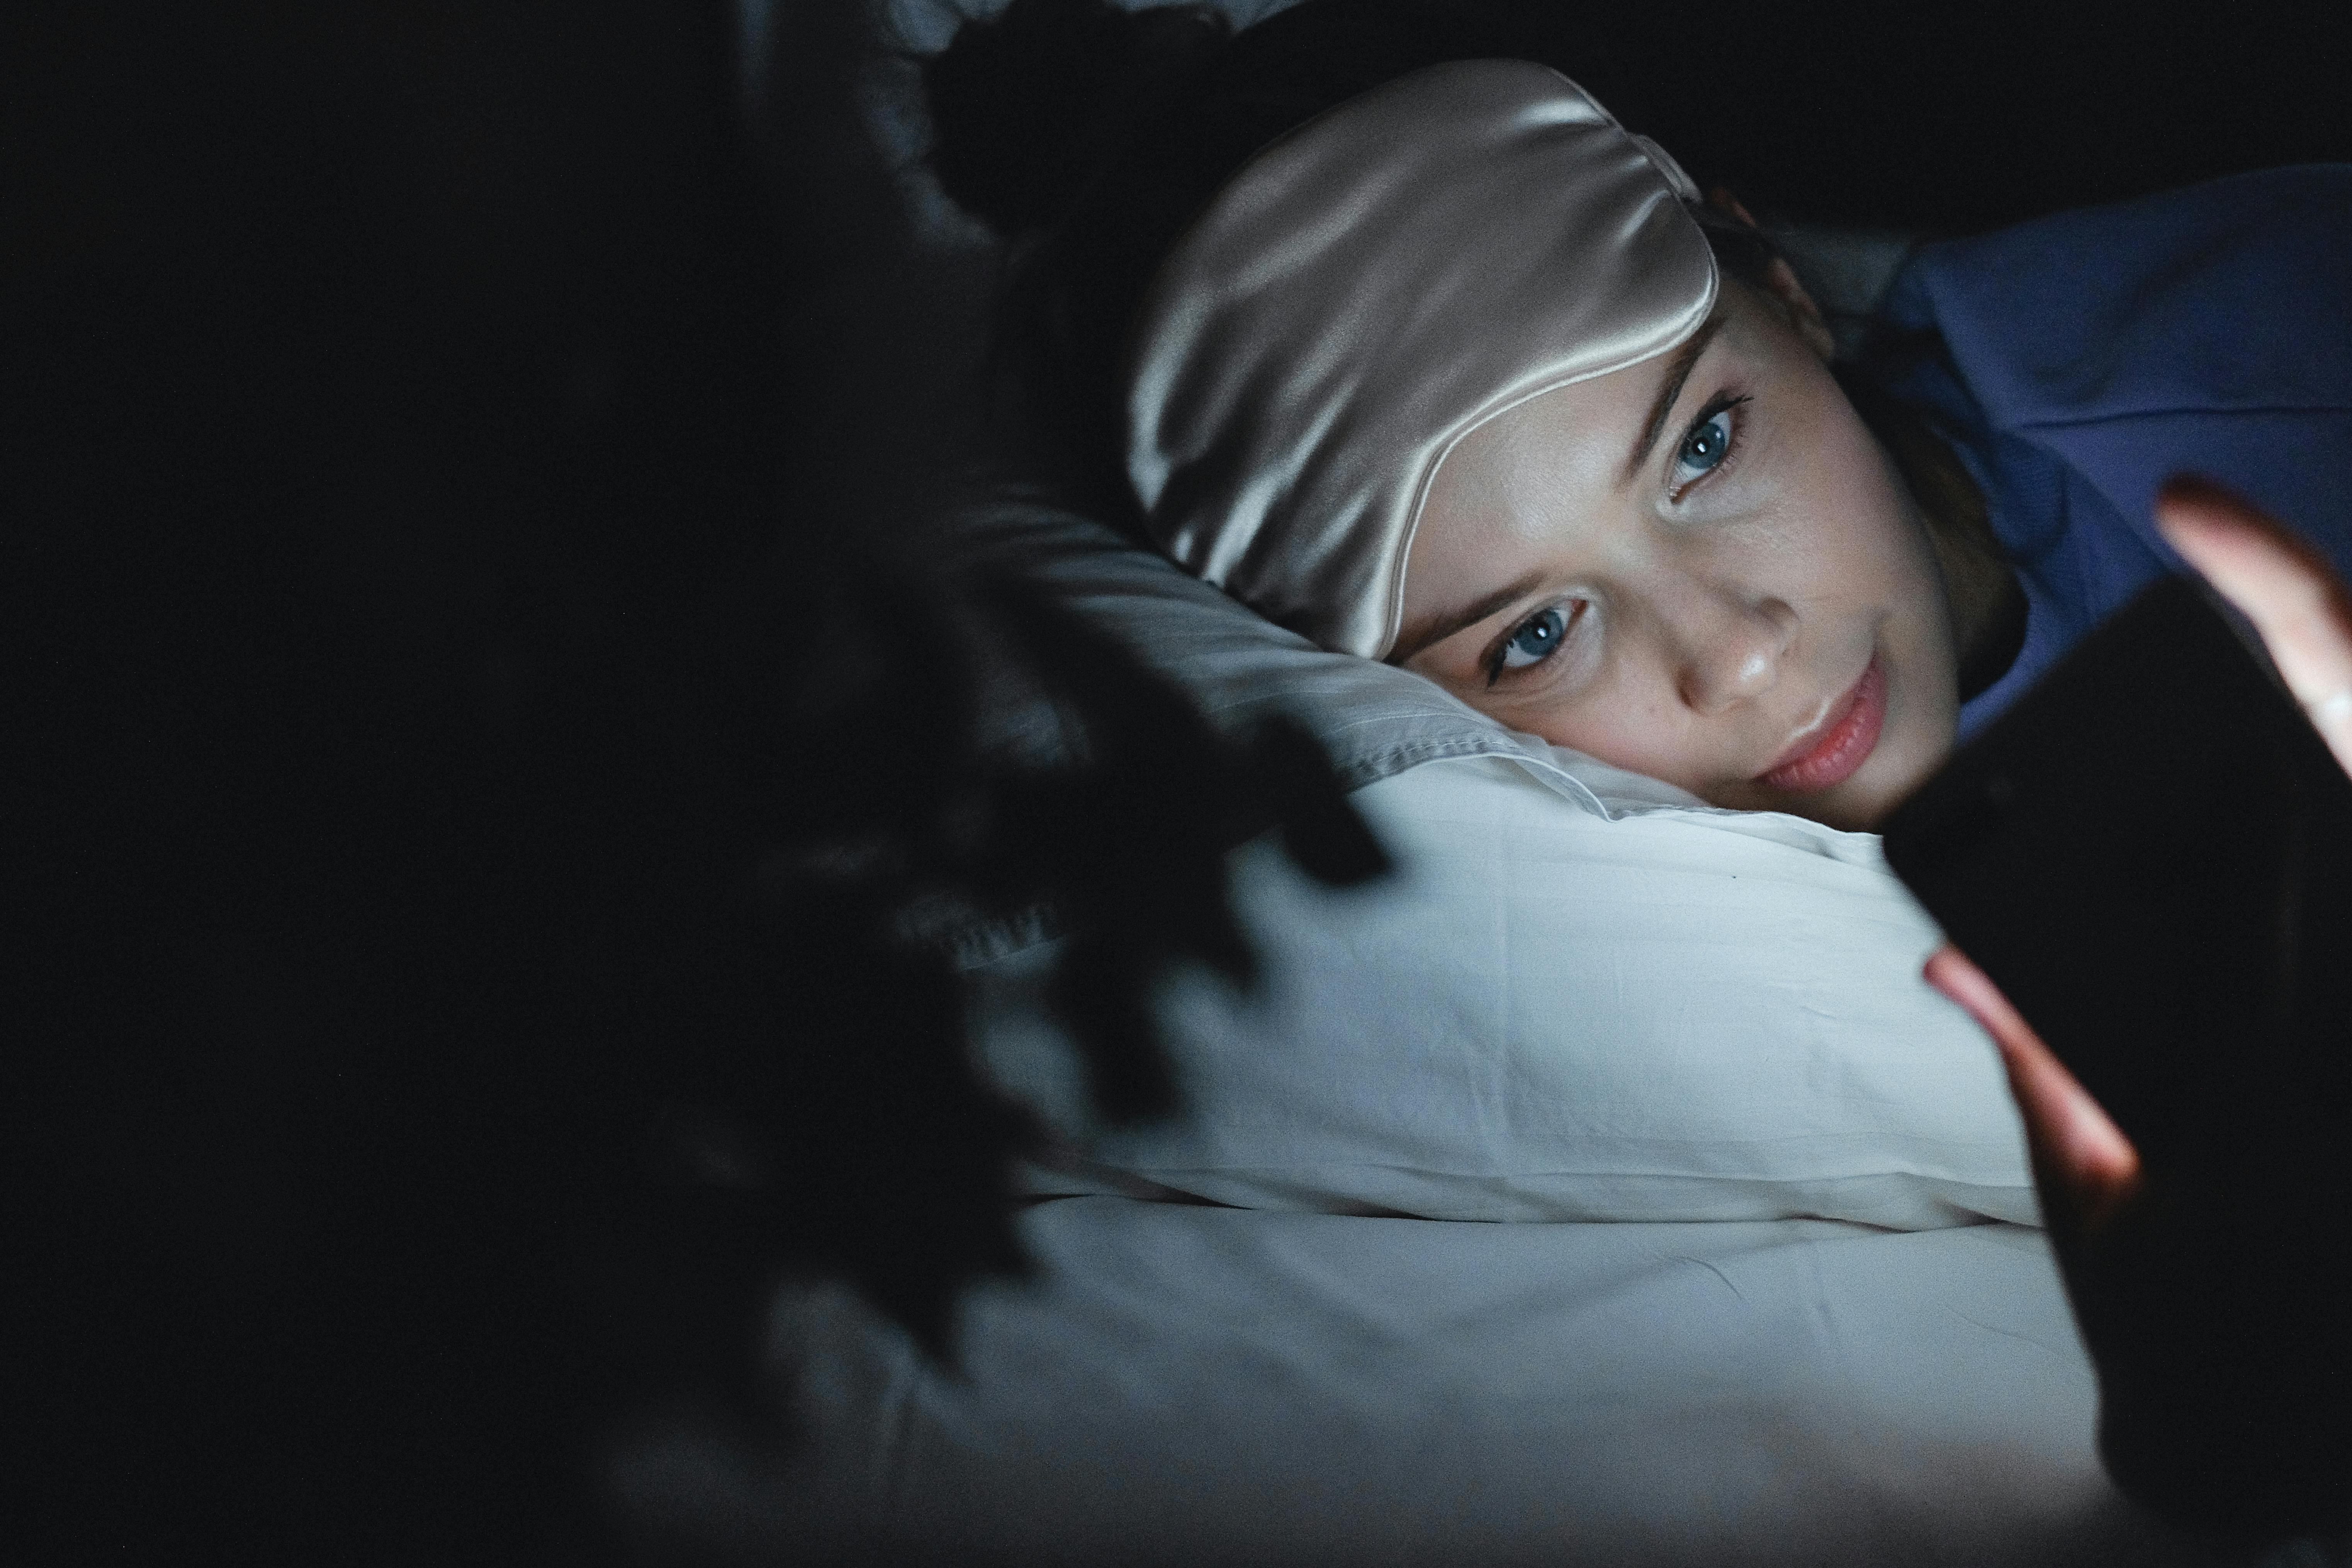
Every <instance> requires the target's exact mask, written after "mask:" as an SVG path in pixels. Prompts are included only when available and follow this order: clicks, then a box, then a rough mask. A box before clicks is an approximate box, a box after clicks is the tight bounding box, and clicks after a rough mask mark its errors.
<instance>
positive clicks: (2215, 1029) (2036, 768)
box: [1885, 577, 2352, 1185]
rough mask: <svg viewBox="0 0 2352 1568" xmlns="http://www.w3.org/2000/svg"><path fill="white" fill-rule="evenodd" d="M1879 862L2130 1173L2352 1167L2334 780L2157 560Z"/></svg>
mask: <svg viewBox="0 0 2352 1568" xmlns="http://www.w3.org/2000/svg"><path fill="white" fill-rule="evenodd" d="M1885 847H1886V857H1887V859H1888V861H1889V863H1890V864H1891V865H1892V866H1893V867H1894V869H1895V874H1896V875H1897V876H1899V877H1900V878H1902V879H1903V880H1904V881H1905V882H1906V884H1907V885H1908V886H1909V887H1910V889H1911V890H1912V892H1913V893H1914V894H1915V895H1916V896H1917V898H1918V900H1919V901H1920V902H1921V903H1922V904H1924V905H1925V906H1926V907H1927V910H1928V912H1929V913H1930V914H1931V915H1933V916H1934V917H1935V919H1936V920H1937V922H1938V923H1939V924H1941V925H1942V926H1943V928H1944V931H1945V932H1946V933H1947V934H1948V936H1949V937H1950V938H1951V939H1952V940H1953V941H1954V942H1957V943H1958V945H1959V947H1960V949H1961V951H1963V952H1966V953H1967V954H1968V955H1969V958H1970V959H1972V960H1974V961H1975V963H1977V965H1978V966H1979V968H1981V969H1982V970H1983V971H1984V972H1985V973H1987V974H1988V975H1990V977H1991V978H1992V980H1993V981H1994V983H1995V984H1998V985H1999V986H2000V988H2001V990H2002V992H2003V993H2005V994H2007V995H2008V997H2009V998H2010V1000H2011V1002H2013V1003H2014V1004H2016V1005H2017V1008H2018V1010H2019V1011H2020V1012H2021V1013H2022V1014H2023V1015H2024V1016H2025V1018H2026V1020H2027V1021H2028V1022H2029V1023H2031V1024H2032V1026H2034V1028H2035V1029H2036V1030H2038V1031H2039V1032H2040V1033H2041V1035H2042V1039H2043V1040H2044V1041H2046V1042H2047V1043H2048V1044H2049V1046H2050V1047H2051V1049H2052V1050H2053V1052H2055V1053H2056V1054H2057V1056H2058V1058H2060V1059H2061V1060H2062V1061H2063V1062H2064V1063H2065V1064H2066V1066H2067V1067H2068V1068H2070V1069H2071V1070H2072V1071H2073V1072H2074V1076H2075V1077H2076V1078H2077V1079H2080V1080H2081V1081H2082V1083H2083V1085H2084V1088H2086V1089H2089V1090H2090V1092H2091V1093H2092V1094H2093V1095H2094V1096H2095V1097H2096V1098H2097V1100H2099V1102H2100V1103H2101V1104H2102V1105H2104V1106H2105V1108H2106V1110H2107V1111H2108V1113H2109V1114H2110V1115H2111V1116H2113V1117H2114V1118H2115V1120H2116V1124H2117V1125H2118V1126H2119V1127H2121V1128H2122V1130H2123V1131H2124V1132H2125V1134H2126V1136H2127V1137H2129V1138H2130V1139H2131V1140H2132V1141H2133V1142H2134V1143H2135V1144H2136V1145H2137V1146H2138V1148H2139V1150H2140V1152H2141V1154H2142V1157H2143V1159H2144V1161H2146V1162H2147V1163H2148V1165H2149V1166H2150V1167H2151V1168H2152V1169H2153V1168H2155V1167H2156V1166H2158V1164H2159V1163H2161V1164H2162V1165H2164V1166H2165V1168H2167V1169H2168V1170H2169V1169H2188V1168H2192V1167H2208V1168H2210V1167H2211V1166H2213V1165H2214V1164H2215V1163H2217V1162H2219V1163H2226V1164H2227V1165H2228V1166H2229V1168H2231V1169H2232V1170H2244V1169H2246V1168H2247V1165H2248V1162H2250V1161H2252V1162H2255V1163H2262V1164H2263V1165H2264V1166H2266V1167H2276V1169H2275V1170H2274V1171H2273V1174H2274V1175H2275V1176H2276V1177H2278V1178H2279V1179H2283V1180H2290V1181H2292V1180H2294V1179H2295V1177H2296V1173H2297V1170H2298V1168H2302V1169H2303V1172H2304V1173H2305V1174H2306V1175H2311V1176H2314V1177H2318V1178H2324V1179H2325V1184H2331V1185H2332V1184H2334V1183H2335V1182H2336V1181H2340V1180H2341V1179H2342V1172H2341V1169H2340V1168H2341V1167H2343V1166H2346V1165H2347V1164H2352V1157H2348V1156H2352V1137H2347V1132H2352V1120H2347V1118H2352V1100H2347V1092H2346V1091H2347V1080H2352V1074H2347V1058H2352V780H2347V778H2346V776H2345V773H2344V771H2343V769H2342V768H2340V767H2339V766H2338V765H2337V764H2336V759H2335V757H2334V756H2333V755H2332V754H2331V753H2330V752H2329V751H2328V749H2327V747H2326V743H2325V742H2322V741H2321V740H2320V738H2319V736H2318V734H2317V732H2316V731H2314V730H2313V729H2312V727H2311V725H2310V723H2309V722H2308V721H2306V720H2305V717H2304V714H2303V711H2302V710H2301V709H2300V708H2299V707H2297V706H2296V704H2295V702H2294V700H2293V699H2292V698H2291V697H2290V696H2288V694H2287V692H2286V690H2285V688H2284V685H2283V684H2282V683H2281V681H2280V680H2279V679H2278V676H2277V674H2276V672H2275V670H2274V669H2273V668H2272V666H2271V664H2270V662H2269V660H2268V658H2267V657H2266V656H2264V655H2263V652H2262V649H2261V644H2260V641H2259V639H2258V638H2256V637H2254V635H2253V633H2252V629H2251V628H2250V627H2248V626H2244V624H2243V623H2242V621H2241V620H2239V619H2238V618H2237V616H2236V613H2235V612H2234V611H2233V610H2230V609H2228V608H2227V607H2226V606H2225V605H2222V604H2221V601H2220V600H2219V599H2218V598H2217V597H2215V596H2214V595H2212V593H2211V591H2210V589H2208V588H2207V587H2205V586H2204V585H2203V584H2201V583H2199V582H2196V581H2193V580H2191V579H2189V578H2185V577H2167V578H2164V579H2160V580H2159V581H2158V582H2157V583H2156V584H2153V585H2152V586H2150V587H2149V588H2147V590H2145V591H2144V592H2143V593H2141V594H2140V595H2139V596H2138V597H2137V598H2136V599H2134V600H2133V601H2132V602H2131V603H2130V604H2129V605H2126V606H2125V608H2123V609H2122V610H2121V611H2119V612H2117V613H2116V615H2115V616H2112V617H2110V618H2109V619H2108V620H2106V621H2105V622H2104V623H2103V624H2102V625H2101V626H2098V627H2097V628H2095V630H2094V631H2093V632H2092V633H2091V634H2090V635H2089V636H2088V637H2085V638H2084V640H2083V641H2082V642H2081V643H2080V644H2079V645H2078V646H2077V647H2075V648H2074V650H2073V651H2072V652H2071V653H2070V654H2069V655H2068V656H2067V657H2066V658H2064V659H2063V661H2062V662H2061V663H2059V664H2058V665H2057V666H2056V667H2055V668H2053V670H2052V671H2051V672H2050V674H2049V675H2048V676H2047V677H2045V678H2044V679H2042V681H2041V683H2040V684H2038V685H2037V686H2036V687H2035V688H2034V689H2032V691H2030V692H2029V693H2027V694H2026V696H2025V697H2024V698H2022V699H2021V700H2020V701H2018V703H2017V704H2016V705H2015V706H2014V707H2012V708H2011V709H2010V710H2008V711H2007V712H2005V713H2003V714H2002V715H2001V716H2000V718H1998V719H1997V720H1995V721H1993V722H1992V723H1991V724H1990V726H1989V727H1987V728H1986V729H1985V730H1984V731H1982V732H1981V733H1980V734H1979V735H1978V736H1977V737H1976V738H1975V739H1974V740H1972V741H1971V742H1969V743H1968V744H1967V745H1965V746H1963V747H1961V748H1960V749H1959V751H1958V752H1956V753H1955V754H1954V756H1953V757H1952V759H1951V761H1950V762H1949V763H1948V764H1947V765H1946V766H1945V767H1944V769H1943V770H1942V771H1941V772H1940V773H1937V775H1936V776H1935V777H1934V778H1932V779H1930V780H1929V781H1928V782H1927V784H1925V785H1924V786H1922V787H1921V788H1920V790H1919V791H1918V792H1917V793H1916V795H1913V796H1912V797H1911V798H1910V799H1909V800H1908V801H1906V802H1905V803H1904V804H1903V805H1902V806H1901V807H1900V808H1899V809H1897V810H1896V811H1895V814H1894V816H1892V818H1890V819H1889V821H1888V822H1887V823H1886V825H1885Z"/></svg>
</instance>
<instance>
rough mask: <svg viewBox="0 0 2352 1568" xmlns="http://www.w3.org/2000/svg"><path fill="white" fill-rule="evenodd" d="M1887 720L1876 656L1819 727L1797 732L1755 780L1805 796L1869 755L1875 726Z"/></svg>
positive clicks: (1849, 774) (1835, 780) (1874, 742)
mask: <svg viewBox="0 0 2352 1568" xmlns="http://www.w3.org/2000/svg"><path fill="white" fill-rule="evenodd" d="M1885 722H1886V672H1885V670H1884V669H1883V668H1880V667H1879V663H1878V657H1877V655H1875V654H1873V655H1872V656H1871V660H1870V668H1867V669H1865V670H1864V671H1863V672H1862V679H1859V680H1857V681H1855V682H1854V683H1853V686H1852V687H1850V688H1849V689H1847V691H1846V693H1845V695H1844V696H1843V697H1841V698H1839V699H1838V700H1837V705H1836V706H1835V707H1833V708H1832V709H1831V710H1830V713H1829V717H1828V719H1827V720H1826V721H1824V722H1823V724H1822V727H1821V728H1820V729H1818V730H1816V731H1812V732H1811V733H1810V734H1806V735H1801V736H1799V737H1798V738H1797V740H1796V742H1795V743H1794V744H1793V745H1791V746H1790V749H1789V750H1788V751H1787V752H1782V753H1781V755H1780V760H1779V761H1777V762H1775V763H1773V764H1772V766H1771V767H1770V768H1769V769H1768V770H1767V771H1766V772H1764V773H1759V774H1757V775H1756V782H1757V783H1758V784H1762V785H1764V786H1765V787H1766V788H1768V789H1776V790H1785V791H1787V792H1789V793H1790V794H1792V795H1806V794H1810V793H1811V792H1812V791H1814V790H1823V789H1827V788H1829V787H1830V786H1831V785H1832V784H1841V783H1843V782H1844V781H1845V780H1846V779H1848V778H1851V777H1852V776H1853V771H1854V770H1855V769H1856V768H1859V767H1860V766H1862V764H1863V763H1865V762H1868V761H1869V760H1870V753H1871V752H1872V751H1873V750H1874V749H1875V748H1876V746H1877V745H1878V731H1879V729H1880V727H1881V726H1882V725H1884V724H1885Z"/></svg>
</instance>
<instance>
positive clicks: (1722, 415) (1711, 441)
mask: <svg viewBox="0 0 2352 1568" xmlns="http://www.w3.org/2000/svg"><path fill="white" fill-rule="evenodd" d="M1730 450H1731V410H1730V408H1728V407H1725V408H1718V409H1717V410H1716V411H1715V412H1714V413H1713V414H1711V415H1709V416H1707V417H1706V419H1704V420H1702V421H1700V422H1699V425H1698V426H1697V427H1696V429H1694V430H1693V431H1692V432H1691V433H1690V434H1689V435H1687V436H1685V437H1683V445H1682V450H1681V451H1679V452H1677V453H1675V478H1676V479H1680V480H1683V481H1685V483H1687V482H1688V481H1689V480H1692V479H1696V478H1698V477H1699V476H1700V475H1701V474H1704V473H1706V471H1707V470H1708V469H1709V468H1714V467H1715V466H1716V465H1717V463H1720V462H1722V461H1723V458H1724V454H1725V453H1727V452H1728V451H1730Z"/></svg>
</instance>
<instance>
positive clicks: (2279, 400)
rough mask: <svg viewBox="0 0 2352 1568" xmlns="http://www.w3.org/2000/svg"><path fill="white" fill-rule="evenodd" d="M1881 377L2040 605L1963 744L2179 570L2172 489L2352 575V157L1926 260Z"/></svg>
mask: <svg viewBox="0 0 2352 1568" xmlns="http://www.w3.org/2000/svg"><path fill="white" fill-rule="evenodd" d="M1876 326H1877V331H1876V336H1875V339H1874V345H1873V348H1872V350H1871V352H1870V360H1869V362H1868V363H1867V365H1866V368H1868V369H1869V370H1870V371H1871V372H1872V374H1875V375H1876V376H1877V377H1878V379H1880V380H1881V381H1882V382H1883V383H1885V385H1886V386H1887V387H1888V389H1889V390H1890V391H1892V392H1894V393H1895V395H1897V396H1899V397H1903V398H1905V399H1906V400H1908V401H1910V402H1912V403H1914V404H1916V405H1923V406H1924V407H1926V408H1927V410H1929V411H1930V413H1931V415H1932V416H1934V418H1935V420H1936V422H1937V425H1938V426H1940V427H1941V428H1942V429H1943V430H1944V432H1945V433H1946V435H1947V436H1948V437H1950V439H1951V441H1952V443H1953V446H1954V447H1955V449H1956V450H1957V451H1958V453H1959V456H1960V458H1961V460H1962V461H1963V462H1964V463H1966V464H1967V465H1968V467H1969V470H1970V472H1971V473H1973V474H1974V475H1975V477H1976V479H1977V482H1978V484H1979V486H1980V487H1981V488H1982V489H1983V490H1984V493H1985V499H1986V502H1987V505H1988V507H1989V509H1990V515H1991V520H1992V525H1993V529H1994V531H1995V532H1996V533H1998V534H1999V535H2000V540H2001V542H2002V544H2003V545H2004V547H2005V548H2006V549H2007V550H2008V551H2009V552H2010V555H2011V559H2012V561H2013V562H2014V563H2016V565H2017V569H2018V574H2019V576H2020V578H2021V581H2022V582H2023V584H2024V586H2025V592H2026V599H2027V605H2028V616H2027V622H2026V638H2025V646H2024V648H2023V649H2022V651H2021V653H2020V654H2019V656H2018V659H2017V662H2016V664H2015V665H2014V666H2012V667H2011V669H2010V671H2009V673H2008V674H2007V675H2005V676H2004V677H2002V678H2001V679H2000V680H1999V681H1998V682H1996V683H1995V684H1994V685H1993V686H1992V688H1991V689H1989V690H1987V691H1985V692H1983V693H1982V694H1980V695H1979V696H1978V697H1977V698H1976V699H1975V700H1972V701H1971V702H1969V703H1968V704H1967V705H1966V706H1965V707H1964V708H1963V709H1962V710H1961V715H1960V731H1961V734H1962V735H1963V736H1964V737H1965V736H1967V735H1969V734H1972V733H1973V732H1975V731H1976V730H1978V729H1979V728H1980V727H1981V726H1982V725H1983V724H1984V723H1985V722H1986V721H1989V720H1990V718H1991V717H1992V716H1993V715H1994V714H1995V713H1997V712H1999V711H2000V710H2001V709H2002V708H2004V707H2006V706H2007V705H2008V704H2009V703H2010V702H2011V701H2012V700H2015V699H2016V697H2017V696H2018V695H2019V694H2021V692H2023V691H2024V690H2025V689H2026V688H2027V687H2029V686H2031V685H2032V683H2033V681H2034V680H2035V679H2037V678H2038V677H2039V676H2040V675H2041V674H2042V672H2043V671H2044V670H2046V669H2047V668H2049V667H2050V665H2051V664H2052V663H2053V662H2054V661H2055V660H2056V659H2057V658H2059V656H2060V655H2062V654H2063V653H2064V651H2065V650H2066V649H2067V648H2068V647H2072V646H2073V644H2074V640H2075V639H2076V638H2077V637H2081V636H2082V634H2083V633H2084V631H2086V630H2088V629H2089V628H2090V626H2093V625H2094V624H2095V623H2096V622H2097V621H2098V620H2099V619H2100V618H2101V617H2102V616H2105V615H2106V614H2107V613H2108V612H2109V611H2111V610H2114V609H2116V607H2118V606H2119V605H2122V604H2123V603H2124V602H2125V601H2126V600H2127V599H2129V598H2130V597H2131V595H2133V594H2134V593H2135V592H2137V590H2138V589H2139V588H2140V587H2141V586H2143V585H2144V584H2146V583H2147V581H2148V580H2149V579H2150V578H2152V577H2154V576H2155V575H2156V574H2158V573H2160V572H2163V571H2166V570H2171V569H2177V568H2178V566H2179V562H2178V560H2177V559H2176V558H2175V557H2174V556H2173V554H2172V552H2170V551H2169V550H2168V548H2167V547H2166V546H2165V544H2164V542H2163V541H2162V540H2161V539H2160V538H2158V535H2157V533H2156V531H2155V527H2154V524H2153V522H2152V521H2151V518H2150V511H2151V508H2152V505H2153V502H2154V500H2155V495H2156V490H2157V488H2158V486H2159V485H2160V484H2162V483H2163V481H2164V480H2165V479H2167V478H2168V477H2169V476H2171V475H2173V474H2176V473H2180V472H2183V471H2191V472H2196V473H2200V474H2204V475H2207V476H2209V477H2210V478H2212V479H2218V480H2220V481H2221V483H2222V484H2224V485H2227V486H2229V487H2230V488H2231V489H2234V490H2237V491H2238V492H2240V493H2241V494H2242V495H2244V496H2246V497H2247V498H2248V499H2249V500H2252V501H2253V502H2254V503H2255V504H2257V505H2259V506H2261V507H2263V509H2264V510H2268V511H2269V512H2271V513H2272V514H2273V515H2274V516H2276V517H2277V518H2279V519H2280V520H2281V521H2284V522H2286V523H2289V524H2291V525H2292V526H2294V528H2296V529H2298V530H2300V531H2302V532H2303V533H2304V534H2305V535H2306V536H2307V537H2308V538H2310V539H2311V540H2312V542H2314V543H2315V544H2317V545H2318V546H2319V547H2320V548H2321V549H2322V550H2323V551H2325V552H2327V554H2328V555H2329V557H2330V558H2331V559H2332V560H2334V562H2335V563H2336V569H2337V570H2338V571H2339V572H2341V573H2343V574H2345V575H2346V576H2347V578H2352V165H2346V164H2326V165H2315V166H2311V167H2304V168H2292V169H2276V170H2270V171H2266V172H2264V173H2262V174H2242V175H2237V176H2233V177H2231V178H2229V179H2224V180H2216V181H2213V182H2211V183H2210V184H2202V185H2195V186H2191V187H2189V189H2187V190H2182V191H2174V192H2170V193H2168V194H2166V195H2157V196H2149V197H2145V198H2143V199H2141V200H2138V201H2133V202H2125V203H2121V204H2118V205H2114V206H2105V207H2095V208H2090V209H2086V210H2084V211H2081V212H2071V213H2062V214H2060V215H2058V216H2054V217H2049V218H2043V219H2040V220H2038V221H2036V222H2033V223H2029V224H2023V225H2021V226H2018V227H2015V228H2011V229H2004V230H2002V231H2000V232H1999V233H1996V234H1990V235H1986V236H1983V237H1978V238H1973V239H1961V240H1951V241H1947V242H1944V243H1941V244H1937V245H1931V246H1927V247H1924V248H1923V249H1921V250H1920V252H1919V253H1918V254H1917V255H1916V257H1914V258H1912V259H1911V260H1910V261H1909V262H1908V263H1907V264H1906V266H1905V267H1904V268H1903V270H1902V272H1901V273H1900V274H1899V275H1898V276H1897V277H1896V279H1895V285H1894V288H1893V289H1892V290H1891V292H1890V293H1889V295H1888V298H1887V300H1886V302H1885V305H1884V306H1883V307H1882V308H1881V311H1880V319H1879V321H1878V322H1877V324H1876Z"/></svg>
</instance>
